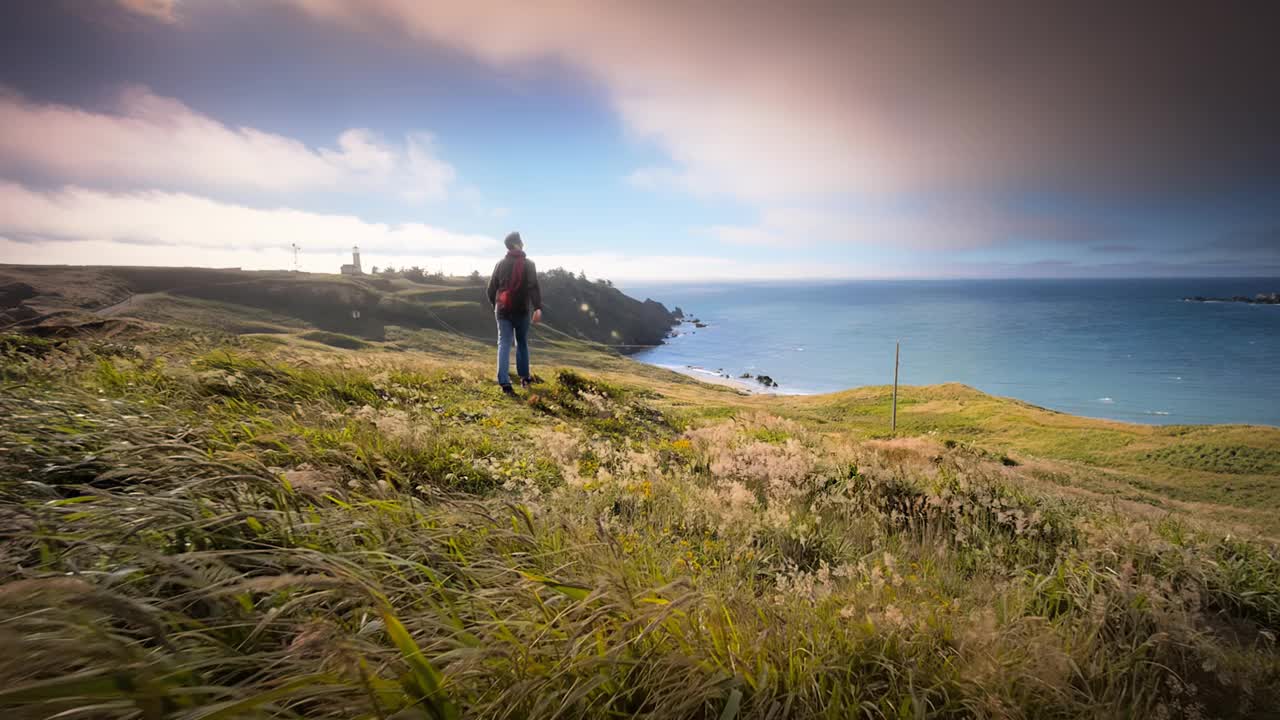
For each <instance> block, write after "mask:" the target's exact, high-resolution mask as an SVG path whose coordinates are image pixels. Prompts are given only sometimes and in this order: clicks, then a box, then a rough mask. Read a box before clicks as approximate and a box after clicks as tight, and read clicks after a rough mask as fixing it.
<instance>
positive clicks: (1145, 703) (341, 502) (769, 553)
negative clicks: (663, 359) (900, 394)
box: [0, 337, 1280, 719]
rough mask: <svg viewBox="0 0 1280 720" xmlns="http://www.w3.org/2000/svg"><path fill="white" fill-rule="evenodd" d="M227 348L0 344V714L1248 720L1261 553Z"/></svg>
mask: <svg viewBox="0 0 1280 720" xmlns="http://www.w3.org/2000/svg"><path fill="white" fill-rule="evenodd" d="M252 348H253V345H252V344H246V343H240V344H238V345H237V346H236V347H232V348H209V347H205V348H200V349H198V350H197V351H193V352H190V353H185V354H184V353H176V352H165V353H158V352H155V351H154V349H150V348H147V347H145V345H144V346H139V347H131V346H129V347H126V346H112V345H107V344H94V343H83V342H79V341H68V342H61V343H46V342H42V341H29V340H26V339H22V338H9V337H6V338H3V340H2V341H0V352H3V354H4V358H5V367H4V371H3V375H2V379H0V382H2V383H3V384H2V385H0V413H3V415H4V417H5V419H6V422H5V423H4V424H3V426H2V427H0V534H2V536H3V544H0V643H2V644H3V647H4V648H5V649H6V652H5V653H3V656H2V657H0V708H3V712H4V713H5V716H6V717H20V718H21V717H32V718H35V717H51V716H55V715H56V716H58V717H65V718H78V717H86V718H87V717H92V718H98V717H108V718H116V717H118V718H135V717H143V718H161V717H165V718H168V717H177V718H226V717H243V716H273V717H275V716H279V717H335V718H338V717H341V718H352V717H368V718H392V717H394V718H412V717H421V718H452V717H464V716H465V717H501V718H526V717H632V716H639V717H654V718H670V717H687V718H725V719H727V718H735V717H742V718H746V717H753V718H754V717H759V718H766V717H788V718H790V717H830V718H845V717H871V718H890V717H893V718H908V717H921V716H930V717H957V718H958V717H975V716H976V717H1026V718H1041V717H1063V718H1066V717H1168V718H1175V717H1187V718H1190V717H1202V716H1219V717H1267V716H1268V714H1269V713H1272V712H1273V711H1274V708H1275V707H1276V706H1277V705H1276V703H1277V702H1280V697H1277V692H1276V688H1277V684H1278V682H1280V652H1278V651H1277V648H1276V633H1278V632H1280V557H1278V555H1277V549H1276V548H1275V547H1274V546H1273V545H1271V544H1269V543H1267V542H1264V541H1261V540H1242V539H1239V538H1235V537H1229V536H1225V535H1223V534H1221V533H1215V532H1213V531H1211V530H1210V529H1207V528H1204V527H1201V526H1198V525H1196V524H1194V523H1191V522H1189V521H1185V520H1182V519H1178V518H1175V517H1173V516H1166V517H1153V518H1142V517H1133V516H1130V515H1127V514H1124V513H1121V512H1119V511H1117V510H1116V509H1114V508H1112V507H1109V506H1107V505H1104V504H1100V503H1097V502H1095V501H1093V500H1091V499H1089V498H1082V497H1080V496H1078V495H1071V494H1056V493H1051V492H1045V491H1044V490H1043V489H1041V488H1042V485H1041V484H1029V483H1027V482H1026V481H1025V480H1026V479H1027V478H1029V477H1030V475H1029V474H1027V473H1029V472H1030V471H1027V470H1026V468H1024V467H1022V463H1020V462H1017V461H1013V460H1012V459H1011V458H1009V456H1008V455H1005V454H1003V453H997V452H991V451H986V450H983V449H981V448H980V447H977V446H973V445H971V444H967V443H964V442H952V443H949V444H948V443H944V442H941V441H938V440H935V439H933V438H931V437H927V436H926V437H916V438H900V439H892V440H870V441H867V440H860V439H858V438H857V437H856V435H854V434H851V433H848V432H842V431H837V432H831V431H829V428H827V427H824V426H822V425H819V424H816V423H813V422H811V421H806V420H805V419H803V418H791V419H788V418H784V417H780V416H778V415H775V414H773V413H770V412H767V411H766V410H764V409H761V408H760V407H759V405H760V404H761V403H760V401H758V400H755V399H752V400H750V401H744V405H742V406H741V407H738V408H737V409H736V410H735V409H728V410H726V409H725V408H721V409H720V410H715V411H708V412H702V411H700V410H698V409H694V408H686V407H680V406H677V405H676V404H674V403H673V402H672V401H671V399H670V398H665V397H663V396H662V395H660V394H659V393H655V391H654V390H653V389H652V388H650V387H649V386H647V385H646V384H645V383H644V382H640V381H638V380H635V379H634V378H633V380H635V381H633V382H628V381H627V379H626V377H625V376H620V375H617V374H611V375H609V376H608V377H604V376H596V375H590V374H585V373H583V372H580V371H577V370H570V369H565V370H562V371H558V372H554V373H548V376H547V377H546V378H545V382H543V383H541V384H539V385H537V386H535V389H534V391H533V393H531V394H530V395H529V396H526V397H525V398H522V399H521V400H516V401H513V400H510V399H508V398H505V397H503V396H502V395H501V394H500V393H499V392H498V391H497V389H496V388H495V387H494V386H492V384H491V383H490V382H488V380H487V373H482V372H481V371H479V370H473V369H471V367H470V366H468V365H466V364H457V363H454V364H438V363H423V362H419V361H415V360H411V359H407V356H405V355H400V354H393V353H380V354H379V353H347V354H338V355H337V356H335V355H334V354H333V353H328V354H326V355H324V356H320V355H317V356H315V357H314V358H311V359H306V357H305V356H297V355H291V356H290V357H292V358H293V359H292V360H290V361H285V360H284V359H283V358H282V357H280V356H276V355H271V354H268V351H266V350H254V349H252ZM291 352H292V350H291ZM747 408H756V409H754V410H749V409H747ZM1006 461H1010V462H1006ZM1024 471H1026V472H1024Z"/></svg>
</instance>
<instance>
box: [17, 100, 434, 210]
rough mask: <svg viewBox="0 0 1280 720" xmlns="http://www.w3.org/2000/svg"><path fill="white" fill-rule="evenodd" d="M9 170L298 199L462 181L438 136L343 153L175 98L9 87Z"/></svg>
mask: <svg viewBox="0 0 1280 720" xmlns="http://www.w3.org/2000/svg"><path fill="white" fill-rule="evenodd" d="M0 128H3V132H0V165H2V166H4V167H5V168H6V175H8V176H9V177H10V178H11V179H12V178H13V174H14V172H15V171H18V172H24V173H27V174H30V175H35V176H38V177H41V178H45V179H52V180H54V181H56V182H60V183H61V182H72V183H109V184H111V185H112V186H121V185H123V186H132V187H164V188H176V189H187V190H212V189H216V190H252V191H268V192H277V193H279V192H289V191H301V190H346V189H363V188H371V187H372V188H394V189H395V190H397V191H398V192H400V193H401V194H402V195H403V196H404V197H405V198H406V199H409V200H411V201H422V200H434V199H440V198H443V197H444V196H445V195H446V194H447V192H448V190H449V187H450V184H451V183H452V182H453V180H454V178H455V171H454V169H453V167H452V166H451V165H449V164H448V163H446V162H444V161H442V160H440V159H439V158H438V157H437V156H436V154H435V146H434V141H433V139H432V137H431V135H430V134H427V133H416V134H411V135H409V136H408V137H407V138H406V139H405V142H404V144H403V145H402V146H397V145H393V144H389V143H387V142H385V141H383V140H381V139H380V138H379V137H378V136H377V135H375V134H374V133H373V132H371V131H370V130H366V129H360V128H356V129H350V130H347V131H345V132H343V133H342V134H341V135H339V136H338V138H337V147H335V148H318V149H313V148H310V147H307V146H306V145H305V144H303V143H301V142H299V141H297V140H295V139H292V138H289V137H285V136H282V135H276V134H273V133H268V132H263V131H261V130H256V129H254V128H245V127H241V128H232V127H228V126H227V125H224V124H222V123H220V122H218V121H217V120H215V119H213V118H211V117H209V116H207V115H203V114H201V113H199V112H196V111H195V110H192V109H191V108H189V107H187V106H186V105H184V104H183V103H181V102H179V101H178V100H175V99H173V98H167V97H162V96H158V95H155V94H154V93H152V92H151V91H150V90H148V89H146V88H142V87H133V88H129V89H126V90H125V91H124V92H122V93H121V95H120V97H119V100H118V107H117V111H116V112H114V113H103V112H90V111H87V110H82V109H78V108H74V107H69V106H65V105H48V104H37V103H32V102H28V101H26V100H24V99H23V98H21V97H20V96H18V95H16V94H14V93H12V92H7V91H4V90H3V89H2V88H0Z"/></svg>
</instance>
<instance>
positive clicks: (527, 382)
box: [520, 377, 533, 390]
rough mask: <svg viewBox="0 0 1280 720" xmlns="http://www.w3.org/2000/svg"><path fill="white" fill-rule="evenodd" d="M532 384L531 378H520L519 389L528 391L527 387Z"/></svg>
mask: <svg viewBox="0 0 1280 720" xmlns="http://www.w3.org/2000/svg"><path fill="white" fill-rule="evenodd" d="M532 384H533V378H531V377H527V378H520V387H521V388H522V389H524V390H528V389H529V386H530V385H532Z"/></svg>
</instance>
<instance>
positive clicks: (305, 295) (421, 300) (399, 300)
mask: <svg viewBox="0 0 1280 720" xmlns="http://www.w3.org/2000/svg"><path fill="white" fill-rule="evenodd" d="M540 277H541V284H542V285H543V292H544V295H545V306H544V319H545V321H546V322H547V324H548V325H549V326H550V327H551V328H552V330H553V331H560V332H563V333H566V334H567V335H569V336H571V337H574V338H580V339H585V340H591V341H594V342H598V343H603V344H606V345H612V346H616V347H619V348H620V349H624V350H625V349H627V348H628V346H637V345H655V344H658V343H660V342H662V339H663V338H664V337H665V336H666V334H667V332H668V331H669V330H670V329H671V327H672V325H674V324H675V323H676V318H675V317H674V316H673V315H672V314H671V312H669V311H668V310H667V309H666V308H665V307H663V306H662V304H661V303H658V302H655V301H653V300H645V301H643V302H641V301H638V300H635V299H634V298H630V297H628V296H626V295H624V294H623V293H622V292H621V291H619V290H617V289H616V288H614V287H612V286H610V285H607V284H605V283H603V282H589V281H587V280H584V279H579V278H576V277H574V276H573V275H572V274H571V273H567V272H562V271H560V272H557V271H551V272H544V273H540ZM175 298H177V299H179V301H182V302H185V303H186V304H187V305H188V314H187V315H175V314H173V313H172V312H170V306H171V304H172V302H173V300H174V299H175ZM191 301H203V302H207V303H210V304H209V305H207V306H206V310H207V312H205V313H203V315H204V317H201V318H199V320H200V321H201V322H202V323H205V324H208V323H211V322H212V323H215V324H219V325H220V327H221V329H223V330H225V331H229V332H264V331H265V332H271V331H279V330H281V329H286V330H287V329H293V328H297V327H308V328H316V329H319V330H323V331H328V332H336V333H342V334H348V335H354V336H357V337H360V338H364V339H372V340H382V339H385V337H386V329H387V327H388V326H397V327H402V328H408V329H424V328H429V329H436V330H448V331H450V332H454V333H457V334H461V335H465V336H468V337H471V338H475V339H487V338H490V337H492V336H493V335H494V327H493V310H492V308H491V307H490V306H489V305H488V302H487V300H486V299H485V296H484V286H483V284H479V283H477V282H475V281H472V280H470V279H468V278H444V279H440V280H437V281H433V282H426V281H424V282H413V281H410V280H407V279H404V278H397V279H387V278H381V277H371V276H360V277H350V276H341V275H317V274H310V273H290V272H246V271H241V270H219V269H209V268H142V267H98V268H93V267H77V268H69V267H38V266H20V265H5V266H0V313H2V315H0V325H4V324H9V323H13V322H21V323H24V324H27V325H31V324H35V323H38V322H41V321H42V320H47V319H48V316H49V315H50V314H54V315H55V318H59V319H61V323H58V322H55V323H52V324H53V325H55V326H58V325H60V324H65V323H66V322H68V321H72V320H74V318H75V316H74V315H68V313H74V312H75V311H87V312H91V313H93V314H95V315H105V316H111V317H138V318H142V319H156V320H160V321H166V322H174V321H178V320H180V319H183V318H184V317H190V315H191V313H190V310H191V309H194V306H193V305H192V303H191ZM228 306H236V307H228ZM219 311H221V312H219ZM219 314H220V315H222V317H221V318H216V317H215V316H217V315H219ZM6 320H7V322H6ZM81 321H83V319H82V318H81ZM46 324H49V323H46Z"/></svg>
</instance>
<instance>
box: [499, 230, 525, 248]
mask: <svg viewBox="0 0 1280 720" xmlns="http://www.w3.org/2000/svg"><path fill="white" fill-rule="evenodd" d="M503 243H504V244H505V245H506V246H507V249H508V250H516V249H523V248H524V241H523V240H521V239H520V233H518V232H513V233H511V234H510V235H508V236H507V239H506V240H504V241H503Z"/></svg>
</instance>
